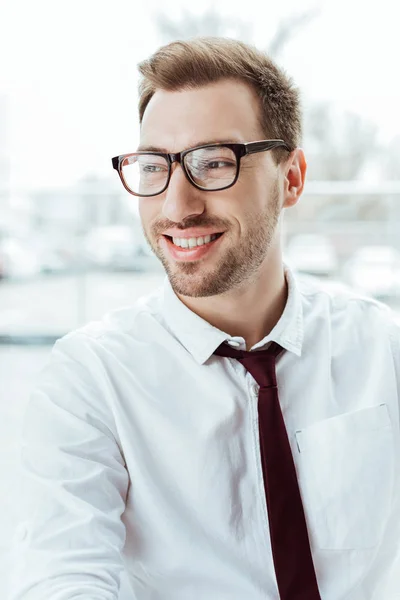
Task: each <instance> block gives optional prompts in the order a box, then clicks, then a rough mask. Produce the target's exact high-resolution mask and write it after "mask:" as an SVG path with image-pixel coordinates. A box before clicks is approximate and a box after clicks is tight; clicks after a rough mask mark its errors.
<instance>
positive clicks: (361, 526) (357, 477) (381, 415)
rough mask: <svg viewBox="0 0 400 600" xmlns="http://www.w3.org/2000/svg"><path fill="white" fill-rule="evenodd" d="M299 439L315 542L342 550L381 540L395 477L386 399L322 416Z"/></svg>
mask: <svg viewBox="0 0 400 600" xmlns="http://www.w3.org/2000/svg"><path fill="white" fill-rule="evenodd" d="M296 440H297V447H298V449H299V452H300V454H299V457H298V458H299V478H300V485H301V490H302V496H303V503H304V509H305V512H306V515H307V522H308V525H309V529H310V531H309V533H310V539H311V542H312V545H315V546H317V547H319V548H322V549H332V550H341V549H357V548H359V549H364V548H371V547H373V546H375V545H376V544H378V543H379V541H380V539H381V537H382V534H383V530H384V527H385V523H386V520H387V518H388V513H389V511H390V505H391V500H392V487H393V481H394V458H395V457H394V444H393V432H392V426H391V422H390V416H389V412H388V409H387V406H386V404H381V405H379V406H372V407H368V408H364V409H361V410H358V411H355V412H351V413H346V414H344V415H339V416H336V417H332V418H330V419H326V420H324V421H320V422H318V423H315V424H314V425H311V426H310V427H307V428H305V429H303V430H301V431H297V432H296Z"/></svg>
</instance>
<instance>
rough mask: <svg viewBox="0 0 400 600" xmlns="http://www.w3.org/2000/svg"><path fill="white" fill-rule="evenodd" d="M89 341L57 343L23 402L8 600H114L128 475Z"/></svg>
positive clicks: (71, 338) (107, 389) (106, 385)
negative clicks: (19, 481)
mask: <svg viewBox="0 0 400 600" xmlns="http://www.w3.org/2000/svg"><path fill="white" fill-rule="evenodd" d="M94 341H95V340H93V339H91V338H89V336H87V335H84V334H80V333H77V332H75V333H72V334H69V335H68V336H66V337H65V338H62V339H61V340H59V341H58V342H57V343H56V345H55V346H54V348H53V351H52V354H51V358H50V361H49V363H48V364H47V366H46V367H45V369H44V370H43V372H42V374H41V376H40V378H39V382H38V384H37V386H36V387H35V389H34V391H33V393H32V395H31V397H30V399H29V401H28V405H27V409H26V412H25V414H24V418H23V426H22V435H21V468H22V474H23V481H22V489H23V497H24V498H23V503H22V506H23V508H21V510H22V511H23V514H22V518H21V521H20V524H19V526H18V528H17V531H16V534H15V535H14V540H13V545H12V562H13V565H14V566H13V571H12V573H11V577H10V580H11V581H10V598H9V600H45V599H48V600H50V599H51V600H83V599H85V600H117V598H118V593H119V584H120V574H121V571H122V567H123V564H122V557H121V551H122V548H123V545H124V543H125V526H124V524H123V522H122V520H121V515H122V513H123V511H124V509H125V502H126V494H127V489H128V474H127V470H126V467H125V463H124V460H123V455H122V452H121V450H120V447H119V445H118V442H117V438H116V435H117V434H116V432H115V430H114V427H115V426H114V424H113V423H114V421H113V419H112V409H111V406H110V404H111V402H109V400H111V395H112V386H111V385H110V382H109V381H108V380H107V375H106V369H105V368H104V367H103V366H102V362H101V360H100V359H99V357H98V356H97V355H96V352H95V350H94V348H93V342H94ZM107 396H108V397H107Z"/></svg>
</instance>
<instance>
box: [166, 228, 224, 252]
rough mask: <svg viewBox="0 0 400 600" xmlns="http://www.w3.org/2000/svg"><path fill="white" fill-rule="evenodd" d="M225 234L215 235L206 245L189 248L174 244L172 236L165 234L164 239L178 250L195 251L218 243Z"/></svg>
mask: <svg viewBox="0 0 400 600" xmlns="http://www.w3.org/2000/svg"><path fill="white" fill-rule="evenodd" d="M224 233H225V232H223V231H222V232H221V233H216V234H213V239H212V240H210V241H209V242H207V243H205V244H199V245H197V244H196V245H195V246H190V247H188V248H184V247H182V246H178V244H174V242H173V239H172V237H171V236H170V235H165V234H163V237H165V238H166V239H167V240H168V241H169V242H171V244H173V245H174V246H175V247H176V248H179V250H187V251H190V250H194V249H195V248H202V247H203V246H210V245H211V244H212V243H213V242H215V241H217V240H218V239H219V238H220V237H221V236H222V235H223V234H224Z"/></svg>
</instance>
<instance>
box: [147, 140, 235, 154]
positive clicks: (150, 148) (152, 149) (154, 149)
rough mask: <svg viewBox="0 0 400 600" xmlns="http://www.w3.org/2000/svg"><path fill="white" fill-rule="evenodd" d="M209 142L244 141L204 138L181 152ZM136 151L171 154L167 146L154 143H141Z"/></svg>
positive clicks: (229, 142)
mask: <svg viewBox="0 0 400 600" xmlns="http://www.w3.org/2000/svg"><path fill="white" fill-rule="evenodd" d="M207 144H243V142H242V141H241V140H233V139H230V140H229V139H221V140H211V141H210V140H204V141H199V142H196V143H195V144H191V145H190V146H187V147H186V148H184V149H183V150H181V152H184V151H185V150H189V149H190V148H197V146H206V145H207ZM136 152H162V153H163V154H171V152H170V150H167V149H166V148H160V147H159V146H152V145H146V144H144V145H140V146H138V149H137V150H136Z"/></svg>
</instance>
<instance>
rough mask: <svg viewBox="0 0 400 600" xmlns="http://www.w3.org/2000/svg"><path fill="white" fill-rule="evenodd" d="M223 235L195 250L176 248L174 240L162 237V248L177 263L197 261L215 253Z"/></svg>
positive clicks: (165, 236) (196, 247)
mask: <svg viewBox="0 0 400 600" xmlns="http://www.w3.org/2000/svg"><path fill="white" fill-rule="evenodd" d="M222 238H223V233H221V235H219V237H217V238H216V239H215V240H213V241H211V242H208V243H207V244H203V245H201V246H195V247H194V248H181V247H180V246H176V245H175V244H174V243H173V241H172V238H171V237H170V236H167V235H162V236H161V238H160V246H161V247H162V248H163V249H164V250H165V251H166V252H167V253H168V254H169V255H170V256H171V258H173V259H174V260H175V261H178V262H179V261H184V262H185V261H186V262H188V261H190V262H192V261H196V260H200V259H201V258H203V257H205V255H206V254H208V253H209V252H213V251H214V249H215V248H217V247H218V245H219V244H220V243H221V239H222Z"/></svg>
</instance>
